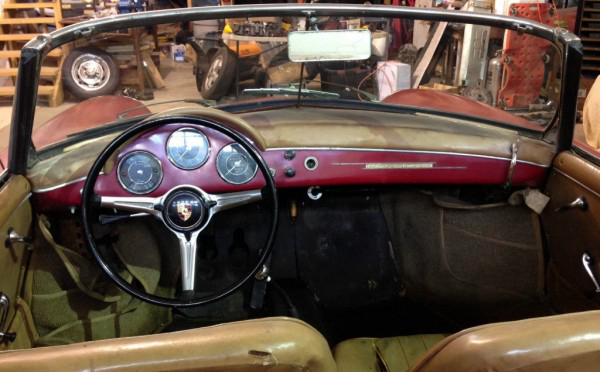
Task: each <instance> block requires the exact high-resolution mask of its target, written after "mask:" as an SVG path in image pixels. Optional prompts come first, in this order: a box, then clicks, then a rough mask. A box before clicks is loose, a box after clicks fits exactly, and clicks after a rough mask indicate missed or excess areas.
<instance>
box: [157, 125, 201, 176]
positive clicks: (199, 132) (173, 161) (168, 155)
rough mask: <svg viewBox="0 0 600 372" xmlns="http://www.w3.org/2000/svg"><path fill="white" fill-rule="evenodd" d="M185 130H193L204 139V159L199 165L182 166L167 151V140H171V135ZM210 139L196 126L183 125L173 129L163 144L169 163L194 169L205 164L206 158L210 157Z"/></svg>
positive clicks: (180, 167) (181, 167) (186, 168)
mask: <svg viewBox="0 0 600 372" xmlns="http://www.w3.org/2000/svg"><path fill="white" fill-rule="evenodd" d="M185 131H189V132H195V133H198V134H200V135H201V136H202V137H203V138H204V140H205V141H206V149H207V151H206V156H205V157H204V160H202V162H200V164H199V165H196V166H194V167H184V166H183V165H181V164H178V163H177V161H176V160H175V159H173V157H171V154H170V153H169V142H171V138H172V137H173V135H174V134H175V133H177V132H185ZM210 150H211V148H210V141H209V140H208V137H207V136H206V134H204V133H202V131H200V130H199V129H196V128H192V127H184V128H179V129H177V130H176V131H173V133H171V134H170V135H169V138H167V143H166V144H165V154H167V159H169V162H171V164H173V165H174V166H176V167H177V168H179V169H183V170H194V169H198V168H200V167H201V166H203V165H204V164H206V162H207V161H208V159H209V158H210V152H211V151H210Z"/></svg>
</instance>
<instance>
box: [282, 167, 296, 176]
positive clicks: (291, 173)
mask: <svg viewBox="0 0 600 372" xmlns="http://www.w3.org/2000/svg"><path fill="white" fill-rule="evenodd" d="M284 173H285V175H286V176H288V177H294V176H295V175H296V171H295V170H294V168H291V167H289V168H285V171H284Z"/></svg>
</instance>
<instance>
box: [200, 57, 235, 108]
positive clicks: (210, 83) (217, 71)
mask: <svg viewBox="0 0 600 372" xmlns="http://www.w3.org/2000/svg"><path fill="white" fill-rule="evenodd" d="M236 62H237V61H236V58H235V54H233V53H232V52H231V51H230V50H229V48H227V47H223V48H220V49H219V50H218V51H217V52H216V53H215V54H214V56H213V58H212V60H211V61H210V65H209V66H208V70H207V71H206V73H205V74H204V76H203V79H202V92H201V93H202V98H204V99H212V100H218V99H221V98H223V96H224V95H225V94H227V92H228V91H229V87H230V86H231V82H232V81H233V78H234V76H235V66H236Z"/></svg>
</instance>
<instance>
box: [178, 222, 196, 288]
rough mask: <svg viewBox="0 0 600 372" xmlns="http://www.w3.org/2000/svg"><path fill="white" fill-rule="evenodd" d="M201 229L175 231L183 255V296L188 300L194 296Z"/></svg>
mask: <svg viewBox="0 0 600 372" xmlns="http://www.w3.org/2000/svg"><path fill="white" fill-rule="evenodd" d="M201 231H202V230H197V231H194V232H191V233H182V232H175V236H177V239H178V240H179V253H180V255H181V286H182V291H183V292H182V297H183V298H184V299H188V300H191V299H193V298H194V289H195V281H196V257H197V253H198V252H197V251H198V236H199V235H200V232H201Z"/></svg>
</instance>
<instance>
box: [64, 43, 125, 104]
mask: <svg viewBox="0 0 600 372" xmlns="http://www.w3.org/2000/svg"><path fill="white" fill-rule="evenodd" d="M62 79H63V83H64V84H65V87H66V88H67V89H68V90H69V91H70V92H71V94H73V95H74V96H76V97H78V98H81V99H88V98H93V97H98V96H105V95H111V94H113V93H114V92H115V91H116V90H117V88H118V87H119V83H120V79H119V66H118V65H117V62H116V61H115V60H114V58H113V57H112V56H111V55H110V54H108V53H106V52H105V51H103V50H102V49H98V48H92V47H85V48H78V49H75V50H74V51H72V52H71V53H69V55H68V56H67V58H66V59H65V62H64V63H63V67H62Z"/></svg>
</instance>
